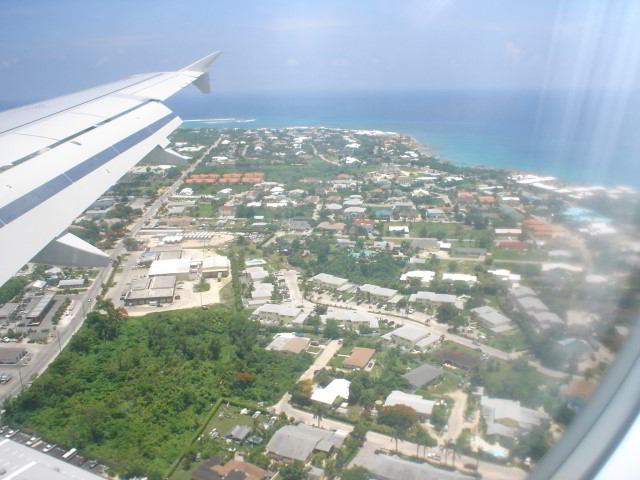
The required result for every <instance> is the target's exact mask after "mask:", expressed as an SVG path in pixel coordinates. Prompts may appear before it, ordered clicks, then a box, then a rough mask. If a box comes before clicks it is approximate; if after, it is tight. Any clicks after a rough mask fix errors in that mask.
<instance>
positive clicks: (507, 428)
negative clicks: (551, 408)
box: [480, 395, 549, 438]
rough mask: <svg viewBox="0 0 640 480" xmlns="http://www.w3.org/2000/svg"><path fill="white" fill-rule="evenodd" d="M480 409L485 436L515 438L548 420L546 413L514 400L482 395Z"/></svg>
mask: <svg viewBox="0 0 640 480" xmlns="http://www.w3.org/2000/svg"><path fill="white" fill-rule="evenodd" d="M480 407H481V414H482V417H483V418H484V420H485V422H486V424H487V435H500V436H503V437H508V438H516V437H517V436H518V435H520V434H521V433H524V432H526V431H528V430H531V429H532V428H534V427H537V426H539V425H541V424H542V423H543V422H544V421H546V420H548V419H549V415H547V414H546V413H544V412H539V411H538V410H533V409H531V408H526V407H523V406H521V405H520V402H518V401H515V400H507V399H503V398H490V397H487V396H485V395H483V396H482V397H481V398H480Z"/></svg>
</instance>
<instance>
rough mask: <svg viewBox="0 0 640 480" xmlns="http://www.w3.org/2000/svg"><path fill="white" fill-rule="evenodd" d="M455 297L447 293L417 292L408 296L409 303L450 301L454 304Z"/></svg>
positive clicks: (422, 303)
mask: <svg viewBox="0 0 640 480" xmlns="http://www.w3.org/2000/svg"><path fill="white" fill-rule="evenodd" d="M456 300H457V297H456V296H455V295H450V294H448V293H435V292H418V293H414V294H412V295H410V296H409V303H417V304H419V305H429V304H430V303H451V304H452V305H455V303H456Z"/></svg>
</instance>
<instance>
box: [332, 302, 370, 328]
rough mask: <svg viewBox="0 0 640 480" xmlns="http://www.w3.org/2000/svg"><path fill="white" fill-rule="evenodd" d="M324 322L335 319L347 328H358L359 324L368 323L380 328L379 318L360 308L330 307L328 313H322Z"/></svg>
mask: <svg viewBox="0 0 640 480" xmlns="http://www.w3.org/2000/svg"><path fill="white" fill-rule="evenodd" d="M320 319H321V320H322V323H326V322H327V320H335V321H337V322H338V323H340V324H342V325H344V326H345V328H350V329H354V328H355V329H357V328H358V326H359V325H368V326H369V327H370V328H378V319H377V318H376V317H375V316H374V315H372V314H370V313H368V312H362V311H359V310H344V309H341V308H334V307H329V308H328V309H327V313H326V314H324V315H320Z"/></svg>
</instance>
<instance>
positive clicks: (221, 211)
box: [218, 205, 236, 218]
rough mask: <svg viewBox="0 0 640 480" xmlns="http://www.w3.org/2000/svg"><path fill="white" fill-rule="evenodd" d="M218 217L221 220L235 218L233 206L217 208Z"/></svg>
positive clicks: (234, 207)
mask: <svg viewBox="0 0 640 480" xmlns="http://www.w3.org/2000/svg"><path fill="white" fill-rule="evenodd" d="M218 215H219V216H220V217H223V218H231V217H235V216H236V206H235V205H222V206H221V207H220V208H218Z"/></svg>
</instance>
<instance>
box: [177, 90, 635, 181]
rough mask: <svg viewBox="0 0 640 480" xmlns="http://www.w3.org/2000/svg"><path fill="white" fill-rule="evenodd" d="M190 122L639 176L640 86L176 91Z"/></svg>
mask: <svg viewBox="0 0 640 480" xmlns="http://www.w3.org/2000/svg"><path fill="white" fill-rule="evenodd" d="M168 103H169V105H170V106H171V107H172V108H173V109H174V110H175V111H176V112H177V113H178V114H179V115H180V116H181V117H182V118H183V119H216V120H209V121H198V122H189V123H185V126H187V127H212V128H228V127H241V128H259V127H287V126H305V125H309V126H312V125H324V126H329V127H341V128H354V129H375V130H385V131H394V132H403V133H406V134H409V135H411V136H413V137H415V138H416V139H417V140H418V141H420V142H421V143H423V144H425V145H430V146H432V147H435V150H434V153H435V154H437V155H438V156H440V157H441V158H443V159H446V160H449V161H452V162H454V163H456V164H462V165H484V166H493V167H503V168H511V169H517V170H524V171H529V172H534V173H539V174H545V175H553V176H557V177H559V178H561V179H564V180H567V181H571V182H575V183H583V184H602V185H618V184H624V185H637V186H640V161H639V159H640V135H637V133H636V132H637V127H638V125H640V95H637V94H635V93H633V94H630V93H626V92H617V93H611V92H582V93H580V92H562V91H556V92H536V91H520V92H508V91H505V92H487V91H427V92H368V93H362V92H359V93H345V92H342V93H333V92H332V93H328V92H322V93H305V94H301V93H295V94H294V93H292V94H283V93H281V94H251V95H220V94H215V93H214V94H212V95H210V96H198V95H195V94H194V95H184V96H179V97H174V99H171V101H170V102H168Z"/></svg>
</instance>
